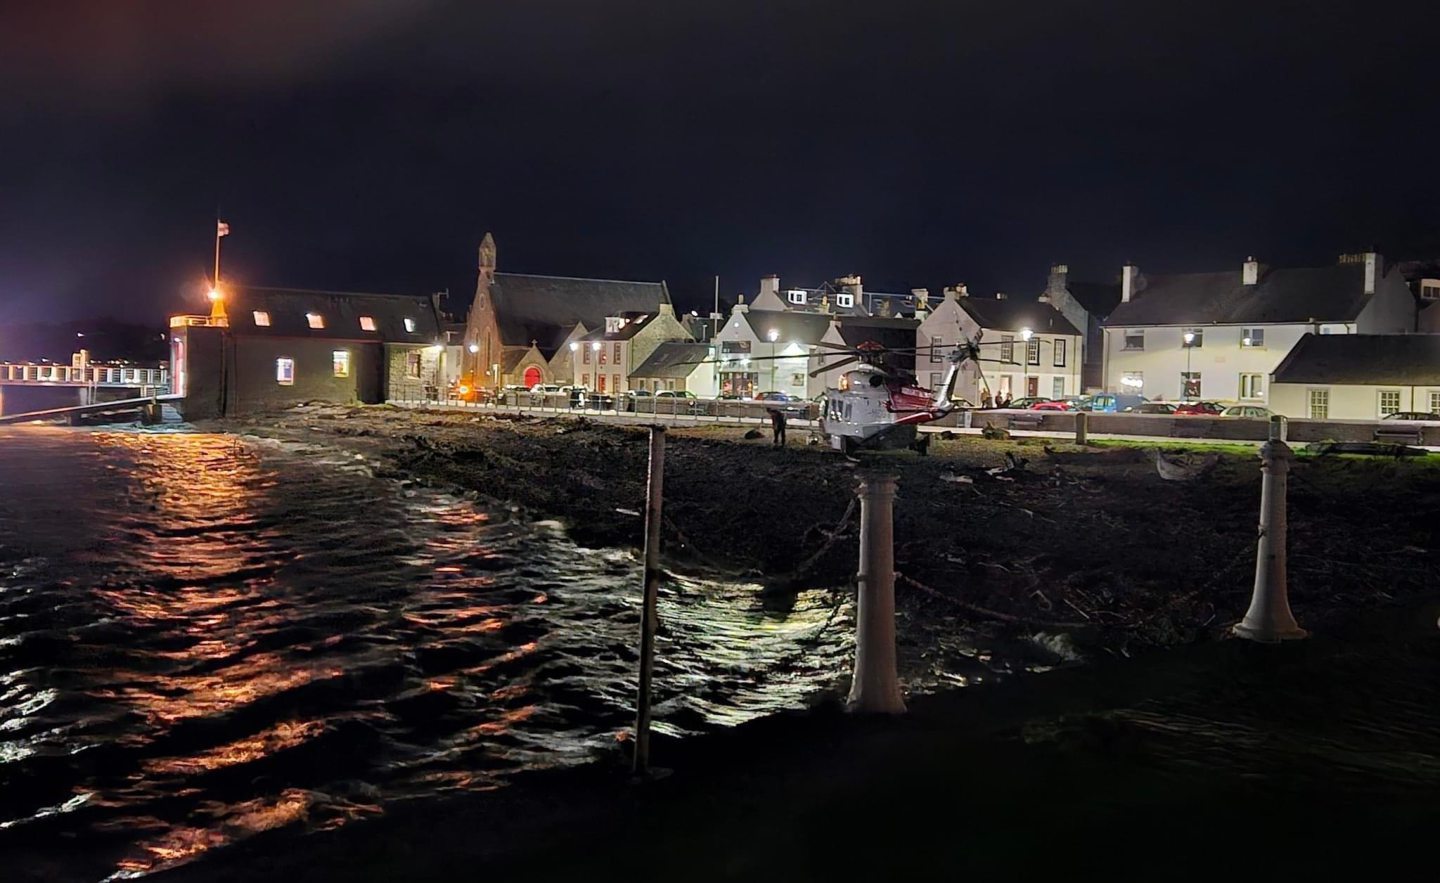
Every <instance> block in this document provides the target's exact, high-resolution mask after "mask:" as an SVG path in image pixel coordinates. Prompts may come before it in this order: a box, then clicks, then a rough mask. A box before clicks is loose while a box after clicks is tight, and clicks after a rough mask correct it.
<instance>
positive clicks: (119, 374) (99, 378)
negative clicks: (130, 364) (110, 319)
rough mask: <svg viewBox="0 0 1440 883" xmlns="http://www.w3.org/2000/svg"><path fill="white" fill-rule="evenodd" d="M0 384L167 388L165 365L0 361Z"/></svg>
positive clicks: (167, 373)
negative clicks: (152, 366) (51, 363)
mask: <svg viewBox="0 0 1440 883" xmlns="http://www.w3.org/2000/svg"><path fill="white" fill-rule="evenodd" d="M0 383H37V384H61V385H65V386H119V387H137V388H144V387H150V388H169V386H170V371H169V369H168V368H127V367H124V366H121V365H84V366H78V367H77V366H74V365H39V364H32V363H23V364H15V363H10V362H0Z"/></svg>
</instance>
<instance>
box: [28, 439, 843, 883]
mask: <svg viewBox="0 0 1440 883" xmlns="http://www.w3.org/2000/svg"><path fill="white" fill-rule="evenodd" d="M616 517H625V516H621V515H617V516H616ZM638 582H639V568H638V563H637V562H636V561H635V560H634V558H633V556H631V555H630V554H628V553H624V552H618V551H596V550H590V549H584V548H579V547H577V546H576V545H574V544H573V543H572V542H570V541H569V540H568V539H566V537H565V536H564V535H563V533H562V532H561V531H559V530H558V528H556V527H554V526H548V525H544V524H540V525H535V524H526V523H521V522H519V521H516V520H512V519H511V518H510V515H509V511H508V509H507V508H505V507H503V506H499V505H497V504H489V503H485V502H483V501H477V500H473V499H462V498H456V497H452V496H447V495H445V494H441V493H437V492H434V491H430V490H424V489H415V488H406V487H403V486H401V485H400V484H399V483H396V482H393V481H387V480H380V479H377V478H375V477H373V476H372V475H371V473H370V469H369V466H368V465H367V461H366V460H365V459H364V458H363V457H362V456H361V455H357V454H351V453H341V452H337V451H334V450H330V449H325V448H320V447H315V448H309V447H303V446H294V445H290V446H282V445H280V444H277V443H271V442H259V441H255V440H244V441H242V440H237V439H234V438H231V437H227V436H216V435H204V434H191V433H154V432H81V431H74V430H64V429H45V428H34V427H24V428H16V429H0V850H3V851H4V853H6V854H9V855H11V856H12V858H11V859H9V861H12V862H19V863H20V864H21V865H23V866H24V867H27V868H30V869H32V870H33V869H35V868H40V869H46V868H50V869H53V876H55V877H56V878H66V877H76V878H80V879H86V878H88V879H98V878H102V877H105V876H107V875H117V876H122V877H123V876H130V875H138V874H143V873H144V872H146V871H148V870H153V869H155V868H157V867H159V866H163V865H165V864H167V863H171V862H176V861H182V860H185V859H187V858H190V857H193V856H195V855H197V854H199V853H202V852H204V851H205V850H209V849H213V848H217V847H223V846H224V844H226V843H228V842H232V841H234V840H236V839H239V838H243V837H245V836H247V835H250V834H253V833H256V832H259V831H264V830H268V829H272V828H276V827H280V826H290V825H297V826H309V827H326V826H332V825H336V824H341V823H344V822H345V821H347V820H350V819H353V818H356V817H360V816H364V815H366V814H370V813H376V812H381V811H382V810H383V807H384V806H385V805H386V804H387V802H391V801H395V800H399V799H406V798H414V797H423V796H428V795H435V794H438V793H441V792H446V791H451V790H456V789H481V788H487V787H493V786H494V785H496V784H498V783H501V782H503V781H504V777H505V776H506V774H507V773H509V772H511V771H514V770H517V769H523V768H528V767H534V766H540V765H552V764H563V763H573V762H579V761H582V760H585V759H586V758H587V757H589V756H591V755H592V754H593V753H594V752H595V751H597V750H599V749H602V748H604V747H606V746H613V744H614V741H615V739H616V737H617V734H619V733H622V732H624V731H625V730H626V729H627V728H628V727H629V726H630V725H631V723H632V720H633V690H634V680H635V678H634V670H635V656H634V652H633V647H634V645H635V642H636V641H635V639H636V636H637V631H638V617H637V600H638ZM834 597H835V596H834V595H833V594H830V593H813V594H803V595H801V596H800V597H799V598H798V599H797V600H796V601H795V603H794V604H793V605H788V606H786V607H785V609H783V610H779V611H777V610H771V609H767V608H766V607H765V606H764V604H763V603H762V601H761V599H760V596H759V594H758V592H757V590H756V589H755V587H753V586H747V585H737V584H725V583H708V582H698V581H695V582H691V581H682V580H672V581H670V582H669V583H668V584H667V585H666V587H665V589H664V592H663V595H662V599H661V618H662V621H663V624H664V633H663V634H662V636H661V640H660V644H659V660H660V661H659V663H658V669H657V693H658V700H659V705H658V707H657V718H658V729H660V730H662V731H668V732H670V733H674V734H682V735H683V734H687V733H693V732H696V731H699V730H702V729H705V728H707V727H713V726H716V725H728V724H733V723H737V722H740V721H743V720H746V719H749V718H752V717H755V716H758V715H762V714H766V713H770V712H773V711H776V710H779V709H783V708H791V707H796V706H802V705H804V704H805V703H806V702H807V701H808V700H809V699H810V698H811V697H814V696H816V695H817V694H820V693H823V692H824V691H826V690H827V689H831V688H833V686H834V685H835V683H836V681H837V679H839V678H840V677H842V676H843V675H844V673H845V672H846V671H847V668H848V660H849V654H850V637H849V636H850V633H851V631H852V629H853V624H852V622H851V620H850V616H851V612H850V609H849V605H848V602H846V603H845V604H843V605H841V606H838V607H837V606H836V605H835V604H834V603H833V601H832V598H834ZM3 876H4V875H3V874H0V877H3Z"/></svg>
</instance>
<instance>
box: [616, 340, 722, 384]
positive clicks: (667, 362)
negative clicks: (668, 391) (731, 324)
mask: <svg viewBox="0 0 1440 883" xmlns="http://www.w3.org/2000/svg"><path fill="white" fill-rule="evenodd" d="M709 355H710V347H709V346H707V345H706V344H703V343H691V342H690V341H688V340H666V341H663V342H661V344H660V345H659V346H657V347H656V348H655V351H654V352H652V353H651V354H650V355H649V356H648V357H647V358H646V359H645V361H643V362H641V363H640V365H639V366H638V367H636V368H635V370H634V371H631V372H630V376H631V377H663V378H669V379H675V380H678V379H680V378H682V377H689V376H690V374H691V373H692V372H694V370H695V368H696V367H697V366H698V365H699V364H700V363H701V362H704V361H705V359H706V358H707V357H708V356H709Z"/></svg>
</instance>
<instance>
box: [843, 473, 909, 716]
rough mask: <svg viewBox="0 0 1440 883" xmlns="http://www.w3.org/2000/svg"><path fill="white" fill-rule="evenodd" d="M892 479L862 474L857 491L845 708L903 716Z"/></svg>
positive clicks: (872, 474)
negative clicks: (856, 565) (851, 664)
mask: <svg viewBox="0 0 1440 883" xmlns="http://www.w3.org/2000/svg"><path fill="white" fill-rule="evenodd" d="M895 479H896V477H895V476H894V475H885V474H879V473H870V474H865V475H862V476H861V478H860V486H859V488H858V489H857V490H856V493H858V494H859V495H860V572H859V573H858V574H857V582H858V583H859V587H860V603H859V610H858V611H857V613H856V622H855V676H854V678H853V680H852V681H851V683H850V701H849V703H848V705H847V708H848V709H849V710H850V711H853V712H862V713H872V714H903V713H904V711H905V700H904V699H902V698H901V697H900V679H899V677H898V676H897V675H896V671H895V523H894V520H895V518H894V517H895Z"/></svg>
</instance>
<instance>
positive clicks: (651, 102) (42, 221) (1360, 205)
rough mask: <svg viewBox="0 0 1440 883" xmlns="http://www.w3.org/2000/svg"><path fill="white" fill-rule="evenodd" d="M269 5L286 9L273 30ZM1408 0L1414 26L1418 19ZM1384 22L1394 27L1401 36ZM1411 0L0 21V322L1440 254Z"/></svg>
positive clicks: (192, 8)
mask: <svg viewBox="0 0 1440 883" xmlns="http://www.w3.org/2000/svg"><path fill="white" fill-rule="evenodd" d="M297 8H298V9H297ZM1426 9H1428V11H1425V10H1426ZM1402 11H1403V13H1404V14H1402ZM1437 23H1440V14H1437V12H1436V11H1435V5H1434V4H1425V5H1424V7H1422V5H1421V4H1413V3H1412V4H1405V5H1403V6H1402V5H1401V4H1395V5H1393V6H1391V5H1388V4H1384V3H1374V2H1370V3H1352V4H1341V3H1325V2H1265V3H1254V2H1248V3H1234V4H1232V3H1219V2H1209V0H1207V2H1201V3H1187V4H1173V3H1164V2H1154V0H1146V2H1134V3H1105V2H1094V0H1083V2H1048V3H1047V2H1027V3H996V2H985V3H979V2H969V0H951V2H938V0H930V2H925V3H909V2H897V0H887V2H871V3H844V2H835V0H831V2H785V0H772V2H768V3H757V4H749V3H737V2H709V0H683V2H682V0H669V2H653V3H632V2H615V0H564V2H560V0H509V2H485V0H472V2H453V3H451V2H439V0H432V2H426V0H352V2H345V3H341V2H333V0H324V2H317V0H306V2H290V0H284V2H276V0H249V2H243V3H237V2H193V0H167V2H161V0H150V2H142V0H133V2H126V3H119V2H111V0H95V2H87V3H80V2H68V0H64V2H62V0H46V2H39V0H34V2H16V0H10V2H8V3H5V4H3V5H0V83H3V84H4V85H3V88H0V159H3V162H0V322H5V321H23V320H49V319H64V318H75V317H82V316H87V315H98V314H108V315H111V316H115V317H119V318H124V319H132V320H135V321H144V322H151V321H155V320H158V319H160V318H161V317H163V315H164V314H165V313H167V312H169V311H174V310H177V309H185V308H188V309H191V310H196V311H199V310H203V309H204V304H203V299H202V298H201V291H202V286H203V279H204V276H205V274H207V273H208V272H209V266H210V260H211V246H212V239H211V236H212V231H213V224H214V218H215V212H216V207H217V204H218V206H219V209H220V212H221V214H222V215H223V217H224V218H225V220H226V221H228V222H229V223H230V224H231V226H232V228H233V231H234V232H233V235H231V236H230V237H229V238H227V239H226V240H225V246H226V263H225V268H226V275H227V276H228V277H230V278H231V279H233V280H236V281H243V282H247V283H254V284H271V285H289V286H297V287H311V288H331V289H349V290H362V291H406V292H426V291H435V290H440V289H446V288H449V289H452V290H469V289H473V286H474V265H475V249H476V246H477V244H478V242H479V239H480V237H481V235H482V234H483V233H484V232H485V231H486V230H491V231H494V233H495V236H496V238H497V240H498V243H499V255H500V266H501V269H502V270H509V271H512V272H532V273H547V274H555V275H576V276H607V277H621V278H634V279H659V278H663V279H666V280H668V281H669V282H670V285H671V290H672V291H673V292H674V293H675V295H676V297H677V298H678V299H679V300H680V302H681V303H682V305H683V306H686V307H691V306H694V307H703V306H705V305H707V304H708V303H709V299H710V293H711V277H712V276H713V275H714V274H719V275H720V276H721V290H722V294H724V295H725V296H727V297H729V296H733V294H734V292H736V291H742V290H743V291H753V290H754V288H755V286H756V282H757V279H758V277H759V276H760V275H762V274H764V273H768V272H777V273H780V274H781V276H782V278H783V279H784V280H785V281H787V282H790V283H804V284H807V285H808V284H815V283H818V282H819V281H821V280H824V279H829V278H833V277H835V276H837V275H840V274H843V273H848V272H857V273H860V274H862V275H863V276H864V277H865V282H866V287H867V288H870V289H874V290H881V291H903V290H908V289H909V288H911V287H916V286H929V287H930V288H931V289H932V290H938V289H939V288H940V287H941V286H943V285H946V284H953V283H955V282H961V281H964V282H967V283H969V284H970V286H971V290H972V292H977V293H989V292H993V291H995V290H997V289H999V290H1006V291H1009V292H1012V293H1015V294H1035V293H1038V292H1039V290H1040V288H1041V287H1043V285H1044V280H1045V274H1046V269H1047V267H1048V265H1049V264H1050V263H1052V262H1055V261H1066V262H1068V263H1069V264H1070V266H1071V269H1072V273H1074V274H1075V275H1077V276H1080V277H1086V278H1092V279H1104V278H1107V277H1113V276H1114V275H1115V274H1117V273H1118V268H1119V266H1120V265H1121V264H1122V263H1123V262H1124V261H1125V260H1127V259H1129V260H1133V261H1135V262H1137V263H1138V264H1140V266H1141V267H1142V269H1146V270H1150V271H1152V272H1155V271H1164V270H1190V269H1215V268H1223V267H1229V266H1233V267H1235V268H1236V270H1237V272H1238V269H1239V266H1240V262H1241V261H1242V260H1243V259H1244V258H1245V257H1246V255H1248V254H1255V255H1257V256H1258V257H1260V258H1261V259H1263V260H1266V261H1268V262H1270V263H1272V264H1286V263H1291V264H1295V263H1327V262H1329V261H1331V260H1333V259H1334V257H1335V255H1336V254H1338V253H1340V252H1346V251H1359V250H1363V249H1364V248H1366V247H1368V246H1371V245H1375V246H1378V247H1379V248H1380V249H1381V250H1382V251H1384V252H1385V253H1386V254H1387V256H1389V257H1392V258H1400V257H1411V256H1422V255H1436V254H1440V235H1437V223H1440V180H1437V177H1440V176H1437V168H1440V160H1437V157H1440V137H1437V136H1440V114H1437V112H1436V110H1435V108H1436V99H1437V97H1440V90H1437V85H1440V43H1437V41H1436V39H1435V35H1436V34H1437V33H1440V29H1437V28H1436V25H1437Z"/></svg>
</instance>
